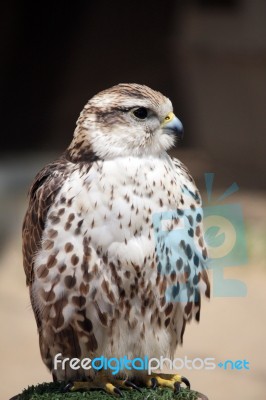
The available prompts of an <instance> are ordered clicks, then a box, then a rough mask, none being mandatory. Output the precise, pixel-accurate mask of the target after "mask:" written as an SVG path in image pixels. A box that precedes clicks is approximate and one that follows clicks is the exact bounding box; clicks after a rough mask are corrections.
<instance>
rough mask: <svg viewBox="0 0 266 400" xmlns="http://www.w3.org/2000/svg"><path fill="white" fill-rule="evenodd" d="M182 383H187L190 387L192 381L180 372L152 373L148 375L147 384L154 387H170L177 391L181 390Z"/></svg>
mask: <svg viewBox="0 0 266 400" xmlns="http://www.w3.org/2000/svg"><path fill="white" fill-rule="evenodd" d="M181 383H185V385H186V386H187V388H189V389H190V383H189V381H188V379H187V378H185V377H184V376H181V375H178V374H154V373H153V374H151V375H148V376H147V379H146V385H147V387H150V388H152V389H155V388H156V387H168V388H170V389H173V390H174V391H175V393H178V392H179V390H180V385H181Z"/></svg>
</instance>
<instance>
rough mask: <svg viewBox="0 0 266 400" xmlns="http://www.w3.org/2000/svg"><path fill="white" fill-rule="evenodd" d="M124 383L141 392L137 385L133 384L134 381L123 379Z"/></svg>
mask: <svg viewBox="0 0 266 400" xmlns="http://www.w3.org/2000/svg"><path fill="white" fill-rule="evenodd" d="M125 385H126V386H129V387H132V388H133V389H135V390H137V391H138V392H140V393H142V390H141V389H140V388H139V387H138V386H137V385H135V383H133V382H131V381H125Z"/></svg>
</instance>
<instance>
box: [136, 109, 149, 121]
mask: <svg viewBox="0 0 266 400" xmlns="http://www.w3.org/2000/svg"><path fill="white" fill-rule="evenodd" d="M133 114H134V115H135V117H137V118H138V119H146V118H147V116H148V110H147V108H145V107H139V108H135V110H134V111H133Z"/></svg>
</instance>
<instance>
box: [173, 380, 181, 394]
mask: <svg viewBox="0 0 266 400" xmlns="http://www.w3.org/2000/svg"><path fill="white" fill-rule="evenodd" d="M174 388H175V389H174V393H175V394H177V393H179V392H180V383H179V382H175V383H174Z"/></svg>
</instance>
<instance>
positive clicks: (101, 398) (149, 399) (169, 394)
mask: <svg viewBox="0 0 266 400" xmlns="http://www.w3.org/2000/svg"><path fill="white" fill-rule="evenodd" d="M65 385H66V384H65V383H62V382H61V383H54V382H51V383H42V384H40V385H37V386H29V387H28V389H25V390H23V392H22V393H21V394H18V395H17V396H14V397H12V399H10V400H48V399H49V400H63V399H71V400H81V399H82V400H83V399H84V400H85V399H89V400H114V399H116V398H117V397H115V396H111V395H110V394H107V393H105V392H104V391H101V390H94V391H90V392H68V393H64V392H63V389H64V387H65ZM123 399H124V400H172V399H173V400H208V399H207V397H206V396H204V395H203V394H201V393H198V392H195V391H193V390H188V389H183V388H181V390H180V392H179V393H178V394H174V392H173V391H172V390H171V389H165V388H157V389H155V390H152V389H146V388H143V389H142V392H141V393H140V392H138V391H136V390H123Z"/></svg>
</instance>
